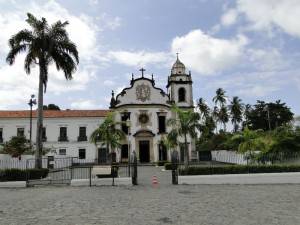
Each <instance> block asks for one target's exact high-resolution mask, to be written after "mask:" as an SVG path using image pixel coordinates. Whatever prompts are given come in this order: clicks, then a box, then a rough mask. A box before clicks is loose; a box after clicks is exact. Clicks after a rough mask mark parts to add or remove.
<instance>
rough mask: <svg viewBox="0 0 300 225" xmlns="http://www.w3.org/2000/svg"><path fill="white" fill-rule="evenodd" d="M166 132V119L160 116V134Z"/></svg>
mask: <svg viewBox="0 0 300 225" xmlns="http://www.w3.org/2000/svg"><path fill="white" fill-rule="evenodd" d="M165 132H166V117H165V116H158V133H165Z"/></svg>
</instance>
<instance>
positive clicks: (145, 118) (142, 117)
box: [139, 113, 149, 124]
mask: <svg viewBox="0 0 300 225" xmlns="http://www.w3.org/2000/svg"><path fill="white" fill-rule="evenodd" d="M139 121H140V123H143V124H145V123H148V121H149V117H148V115H147V114H145V113H143V114H140V116H139Z"/></svg>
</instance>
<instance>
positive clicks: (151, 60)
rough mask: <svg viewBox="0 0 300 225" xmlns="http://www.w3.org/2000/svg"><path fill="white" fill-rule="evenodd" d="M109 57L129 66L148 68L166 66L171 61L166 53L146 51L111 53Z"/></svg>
mask: <svg viewBox="0 0 300 225" xmlns="http://www.w3.org/2000/svg"><path fill="white" fill-rule="evenodd" d="M108 57H109V58H111V59H112V60H115V61H117V62H118V63H121V64H124V65H127V66H146V65H149V64H164V63H166V62H168V60H169V54H168V53H165V52H146V51H137V52H134V51H110V52H109V53H108Z"/></svg>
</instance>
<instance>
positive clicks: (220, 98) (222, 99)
mask: <svg viewBox="0 0 300 225" xmlns="http://www.w3.org/2000/svg"><path fill="white" fill-rule="evenodd" d="M225 93H226V92H225V91H224V90H223V89H222V88H218V89H217V90H216V96H215V97H213V102H214V103H215V104H216V105H218V104H219V107H220V108H221V107H222V106H224V105H225V104H226V95H225Z"/></svg>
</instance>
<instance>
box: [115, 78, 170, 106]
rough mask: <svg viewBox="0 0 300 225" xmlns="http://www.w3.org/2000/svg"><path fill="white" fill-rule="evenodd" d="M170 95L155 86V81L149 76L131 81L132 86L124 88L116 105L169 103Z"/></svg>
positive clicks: (117, 98)
mask: <svg viewBox="0 0 300 225" xmlns="http://www.w3.org/2000/svg"><path fill="white" fill-rule="evenodd" d="M169 101H170V98H169V95H168V94H166V93H165V92H164V91H163V90H162V89H160V88H157V87H155V86H154V81H153V80H150V79H148V78H144V77H142V78H138V79H135V80H132V81H131V87H128V88H124V89H123V90H122V91H121V93H119V94H118V95H117V97H116V105H115V107H119V106H122V105H137V104H142V105H157V104H159V105H167V106H169V105H170V104H169Z"/></svg>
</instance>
